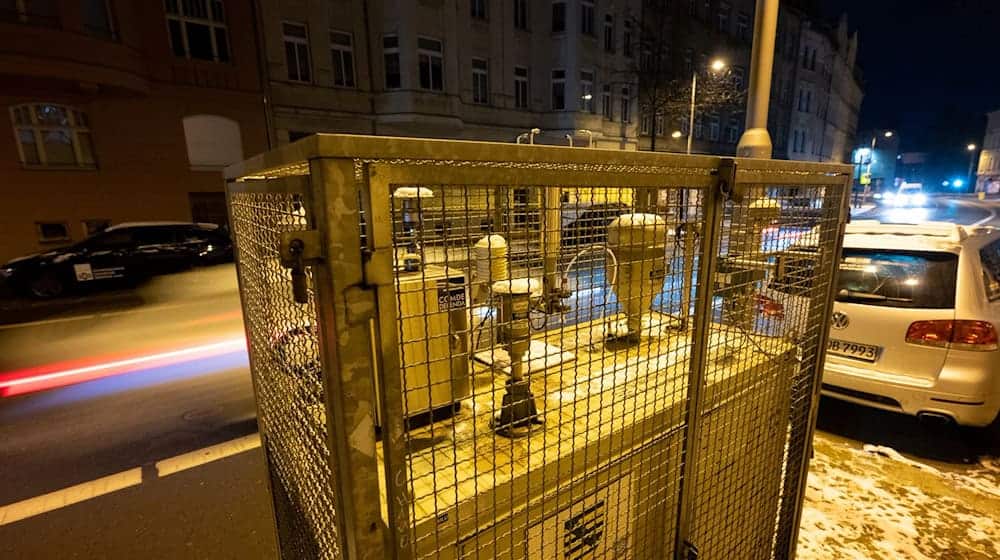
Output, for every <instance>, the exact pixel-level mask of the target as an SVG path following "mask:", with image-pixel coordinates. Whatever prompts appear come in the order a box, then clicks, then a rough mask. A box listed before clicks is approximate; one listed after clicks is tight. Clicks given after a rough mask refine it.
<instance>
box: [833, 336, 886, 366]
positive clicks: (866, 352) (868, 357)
mask: <svg viewBox="0 0 1000 560" xmlns="http://www.w3.org/2000/svg"><path fill="white" fill-rule="evenodd" d="M879 350H881V348H880V347H878V346H874V345H872V344H859V343H857V342H848V341H846V340H837V339H836V338H831V339H830V343H829V344H827V346H826V351H827V353H828V354H834V355H836V356H843V357H845V358H853V359H855V360H863V361H865V362H874V361H875V360H876V359H877V358H878V353H879Z"/></svg>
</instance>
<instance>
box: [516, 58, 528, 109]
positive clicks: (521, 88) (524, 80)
mask: <svg viewBox="0 0 1000 560" xmlns="http://www.w3.org/2000/svg"><path fill="white" fill-rule="evenodd" d="M514 106H515V107H517V108H518V109H527V108H528V69H527V68H525V67H524V66H515V67H514Z"/></svg>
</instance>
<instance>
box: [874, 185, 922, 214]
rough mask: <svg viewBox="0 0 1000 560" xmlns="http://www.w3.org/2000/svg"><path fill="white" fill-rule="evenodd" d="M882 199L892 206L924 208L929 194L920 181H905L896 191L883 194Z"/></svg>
mask: <svg viewBox="0 0 1000 560" xmlns="http://www.w3.org/2000/svg"><path fill="white" fill-rule="evenodd" d="M882 200H884V201H885V202H887V203H889V204H890V205H892V206H898V207H909V208H922V207H924V206H926V205H927V195H926V194H924V188H923V185H921V184H920V183H903V184H902V185H900V186H899V190H897V191H896V192H892V191H889V192H887V193H885V194H884V195H882Z"/></svg>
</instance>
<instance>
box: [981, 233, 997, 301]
mask: <svg viewBox="0 0 1000 560" xmlns="http://www.w3.org/2000/svg"><path fill="white" fill-rule="evenodd" d="M979 260H980V261H981V262H982V264H983V287H984V288H986V297H987V298H989V300H990V301H996V300H998V299H1000V241H994V242H993V243H990V244H989V245H987V246H985V247H983V248H982V249H980V250H979Z"/></svg>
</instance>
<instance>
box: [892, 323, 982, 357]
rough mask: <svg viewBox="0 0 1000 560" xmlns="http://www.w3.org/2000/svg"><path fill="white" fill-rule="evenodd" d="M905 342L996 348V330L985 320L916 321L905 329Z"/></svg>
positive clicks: (969, 347) (962, 348)
mask: <svg viewBox="0 0 1000 560" xmlns="http://www.w3.org/2000/svg"><path fill="white" fill-rule="evenodd" d="M906 342H909V343H910V344H921V345H923V346H935V347H938V348H955V349H958V350H979V351H989V350H996V349H997V348H998V346H997V331H996V329H995V328H994V327H993V324H992V323H990V322H987V321H966V320H959V321H952V320H938V321H916V322H914V323H911V324H910V327H909V328H908V329H906Z"/></svg>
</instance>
